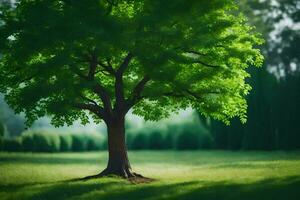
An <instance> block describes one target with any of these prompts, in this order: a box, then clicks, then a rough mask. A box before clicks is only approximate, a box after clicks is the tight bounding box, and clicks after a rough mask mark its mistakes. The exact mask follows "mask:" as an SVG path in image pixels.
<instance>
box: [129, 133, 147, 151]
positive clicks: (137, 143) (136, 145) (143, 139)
mask: <svg viewBox="0 0 300 200" xmlns="http://www.w3.org/2000/svg"><path fill="white" fill-rule="evenodd" d="M148 142H149V141H148V135H147V134H145V133H139V134H136V135H135V136H134V138H133V139H132V142H131V145H130V148H131V149H133V150H141V149H147V148H148V144H149V143H148Z"/></svg>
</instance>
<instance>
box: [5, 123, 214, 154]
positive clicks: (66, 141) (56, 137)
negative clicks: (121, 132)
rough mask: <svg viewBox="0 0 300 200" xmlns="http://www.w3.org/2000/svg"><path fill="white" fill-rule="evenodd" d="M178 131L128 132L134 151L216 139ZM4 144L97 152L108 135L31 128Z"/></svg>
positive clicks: (190, 146)
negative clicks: (52, 131) (40, 130)
mask: <svg viewBox="0 0 300 200" xmlns="http://www.w3.org/2000/svg"><path fill="white" fill-rule="evenodd" d="M171 130H172V129H171ZM176 130H177V131H175V130H173V131H167V132H164V131H159V130H152V129H144V130H135V131H128V132H127V134H126V136H127V137H126V143H127V147H128V149H130V150H164V149H177V150H195V149H209V148H211V147H212V144H213V140H212V137H211V136H210V135H209V134H205V133H198V132H196V131H195V129H193V128H190V129H182V130H178V129H176ZM2 146H3V147H2V149H3V150H4V151H25V152H67V151H75V152H80V151H94V150H103V149H107V138H106V137H105V136H104V135H101V134H66V133H65V134H58V133H50V132H44V131H43V132H32V131H31V132H27V133H24V134H23V135H22V137H20V138H15V139H5V140H4V141H3V142H2ZM0 148H1V147H0Z"/></svg>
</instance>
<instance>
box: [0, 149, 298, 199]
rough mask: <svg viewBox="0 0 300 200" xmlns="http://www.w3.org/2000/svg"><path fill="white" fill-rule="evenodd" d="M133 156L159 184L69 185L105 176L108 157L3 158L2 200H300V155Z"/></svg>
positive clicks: (111, 182) (98, 182) (199, 153)
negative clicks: (76, 179)
mask: <svg viewBox="0 0 300 200" xmlns="http://www.w3.org/2000/svg"><path fill="white" fill-rule="evenodd" d="M129 156H130V159H131V163H132V166H133V169H134V171H136V172H138V173H142V174H143V175H145V176H147V177H151V178H154V179H156V181H154V182H152V183H150V184H140V185H133V184H131V183H128V182H126V181H124V180H120V179H112V178H106V179H101V180H90V181H68V182H66V180H71V179H74V178H80V177H84V176H87V175H93V174H96V173H99V172H100V170H101V169H103V168H104V167H105V165H106V160H107V153H106V152H100V153H99V152H92V153H62V154H30V153H26V154H24V153H20V154H18V153H1V154H0V199H1V200H2V199H3V200H5V199H42V200H44V199H55V200H59V199H66V198H67V199H141V198H142V199H204V200H206V199H218V198H220V199H293V198H296V199H297V198H298V196H299V197H300V192H298V191H299V190H300V189H299V188H300V152H224V151H205V152H203V151H194V152H175V151H160V152H159V151H158V152H153V151H140V152H130V154H129ZM250 197H251V198H250ZM284 197H286V198H284Z"/></svg>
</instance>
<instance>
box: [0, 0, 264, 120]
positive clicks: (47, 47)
mask: <svg viewBox="0 0 300 200" xmlns="http://www.w3.org/2000/svg"><path fill="white" fill-rule="evenodd" d="M0 21H1V24H2V25H1V26H0V35H1V37H0V44H1V46H0V53H1V54H2V56H1V62H0V69H1V72H2V73H1V75H0V90H1V92H4V93H5V94H6V100H7V101H8V103H9V104H10V106H11V107H12V108H14V110H16V111H17V112H25V114H26V116H27V119H28V122H29V123H31V122H33V121H34V120H36V119H37V118H39V117H41V116H44V115H50V116H52V119H53V120H52V122H53V124H55V125H63V124H64V123H67V124H72V122H73V121H75V120H77V119H80V120H81V121H82V122H83V123H87V122H88V117H87V115H86V112H85V111H84V110H89V111H90V112H91V114H93V115H94V118H95V119H97V118H99V117H100V118H103V119H106V118H107V115H109V116H114V113H118V114H120V113H126V112H127V111H128V110H129V109H130V108H131V107H133V112H134V113H135V114H138V115H141V116H143V117H144V118H145V119H149V120H158V119H160V118H163V117H166V116H168V115H169V113H170V112H173V111H176V110H178V109H180V108H187V107H193V108H195V109H198V110H199V111H200V112H201V113H203V114H204V115H209V116H212V117H214V118H216V119H220V120H222V121H224V122H229V119H230V118H232V117H235V116H237V117H239V118H240V119H241V120H242V121H245V120H246V109H247V105H246V101H245V99H244V97H245V95H246V94H248V92H249V90H250V86H249V85H247V84H246V83H245V81H244V80H245V78H246V77H248V73H247V72H246V71H245V69H246V68H247V67H248V66H249V65H254V66H260V65H261V64H262V60H263V58H262V56H261V54H260V52H259V50H258V49H256V48H255V46H256V45H259V44H261V43H262V40H261V39H260V37H259V36H258V35H257V34H256V33H254V32H253V30H252V27H250V26H248V25H247V24H246V20H245V18H244V17H243V15H242V14H240V13H239V11H238V9H237V6H236V5H235V3H234V2H233V1H231V0H211V1H199V0H193V1H189V2H187V1H184V0H172V1H171V0H166V1H153V0H138V1H132V0H126V1H117V0H116V1H105V0H101V1H99V0H91V1H82V0H77V1H72V0H53V1H46V0H21V1H19V2H18V3H17V6H16V8H7V7H6V8H5V7H3V8H2V11H1V15H0ZM78 108H80V109H78Z"/></svg>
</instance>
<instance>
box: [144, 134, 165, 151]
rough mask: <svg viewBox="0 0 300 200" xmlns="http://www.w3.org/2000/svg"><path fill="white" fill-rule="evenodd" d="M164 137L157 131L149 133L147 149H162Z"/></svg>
mask: <svg viewBox="0 0 300 200" xmlns="http://www.w3.org/2000/svg"><path fill="white" fill-rule="evenodd" d="M164 146H165V145H164V136H163V135H162V133H160V132H158V131H154V132H152V133H150V135H149V136H148V147H149V149H156V150H157V149H164V148H165V147H164Z"/></svg>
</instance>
